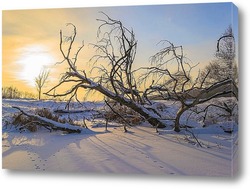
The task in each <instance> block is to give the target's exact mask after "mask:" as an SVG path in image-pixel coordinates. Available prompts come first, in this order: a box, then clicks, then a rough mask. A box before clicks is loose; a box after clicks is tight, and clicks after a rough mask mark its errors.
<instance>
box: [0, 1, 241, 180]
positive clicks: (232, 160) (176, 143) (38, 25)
mask: <svg viewBox="0 0 250 189" xmlns="http://www.w3.org/2000/svg"><path fill="white" fill-rule="evenodd" d="M2 13H3V22H2V27H3V33H2V38H3V51H2V56H3V59H2V168H3V169H11V170H18V171H34V172H37V171H44V172H49V171H50V172H51V171H53V172H82V173H101V174H149V175H166V176H167V175H168V176H169V175H195V176H223V177H224V176H234V175H235V173H236V172H237V169H238V161H237V160H238V127H239V124H238V85H239V79H238V10H237V7H236V6H235V5H234V4H232V3H204V4H178V5H175V4H172V5H171V4H169V5H145V6H117V7H83V8H65V9H35V10H4V11H3V12H2Z"/></svg>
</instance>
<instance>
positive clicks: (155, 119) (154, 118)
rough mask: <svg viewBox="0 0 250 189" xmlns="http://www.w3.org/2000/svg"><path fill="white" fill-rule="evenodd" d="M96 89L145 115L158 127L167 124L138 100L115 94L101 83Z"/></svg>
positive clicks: (163, 126)
mask: <svg viewBox="0 0 250 189" xmlns="http://www.w3.org/2000/svg"><path fill="white" fill-rule="evenodd" d="M95 90H97V91H99V92H100V93H102V94H104V95H105V96H107V97H109V98H111V99H112V100H115V101H116V102H119V103H121V104H122V105H124V106H127V107H129V108H131V109H132V110H134V111H135V112H137V113H139V114H140V115H141V116H142V117H144V118H145V119H146V120H147V121H148V122H149V123H150V124H151V125H152V126H154V127H156V128H165V127H166V125H165V123H164V122H162V120H161V117H159V116H158V115H156V114H155V113H153V112H151V111H149V110H148V109H146V108H145V107H143V106H142V105H140V104H137V103H136V102H134V101H132V100H128V99H126V98H123V97H121V96H118V95H115V94H114V93H112V92H111V91H108V90H107V89H105V88H103V87H102V86H101V85H98V86H95Z"/></svg>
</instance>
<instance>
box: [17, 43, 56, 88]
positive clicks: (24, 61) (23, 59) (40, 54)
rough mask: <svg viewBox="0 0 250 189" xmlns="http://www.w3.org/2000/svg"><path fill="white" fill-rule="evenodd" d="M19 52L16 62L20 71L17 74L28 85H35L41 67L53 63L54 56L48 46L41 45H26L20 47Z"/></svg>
mask: <svg viewBox="0 0 250 189" xmlns="http://www.w3.org/2000/svg"><path fill="white" fill-rule="evenodd" d="M20 52H21V54H20V58H19V59H18V60H17V63H18V64H19V65H20V66H21V72H20V73H18V76H19V78H20V79H22V80H24V81H26V83H27V84H28V85H30V86H35V78H36V77H37V76H38V75H39V74H40V72H41V71H42V70H43V69H48V68H49V67H50V66H51V65H53V64H54V63H55V58H54V57H53V55H52V54H51V53H50V51H49V50H48V48H47V47H45V46H42V45H31V46H26V47H24V48H22V49H20Z"/></svg>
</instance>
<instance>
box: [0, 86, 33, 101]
mask: <svg viewBox="0 0 250 189" xmlns="http://www.w3.org/2000/svg"><path fill="white" fill-rule="evenodd" d="M2 98H9V99H20V98H29V99H34V98H35V95H34V94H33V93H30V92H26V91H25V92H23V91H20V90H18V89H17V88H16V87H13V86H9V87H2Z"/></svg>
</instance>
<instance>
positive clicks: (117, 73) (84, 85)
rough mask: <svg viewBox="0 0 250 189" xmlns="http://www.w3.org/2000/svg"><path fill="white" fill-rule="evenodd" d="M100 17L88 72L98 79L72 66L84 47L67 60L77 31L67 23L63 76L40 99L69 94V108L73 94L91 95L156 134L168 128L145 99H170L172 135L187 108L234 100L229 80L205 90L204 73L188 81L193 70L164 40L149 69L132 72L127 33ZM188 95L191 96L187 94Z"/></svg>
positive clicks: (132, 48)
mask: <svg viewBox="0 0 250 189" xmlns="http://www.w3.org/2000/svg"><path fill="white" fill-rule="evenodd" d="M103 15H104V16H105V18H106V19H97V20H98V21H99V22H101V24H100V26H99V28H98V32H97V38H98V41H97V43H96V44H91V45H92V46H93V47H94V48H95V49H96V54H95V55H94V56H93V57H92V59H91V60H90V62H92V63H93V67H92V71H93V70H97V72H98V74H96V75H92V76H91V75H90V74H89V73H87V70H86V69H79V68H78V67H77V63H78V56H79V53H80V52H81V50H82V49H83V47H84V44H83V43H82V45H81V46H80V47H79V48H78V50H77V51H76V52H75V54H74V55H72V49H74V48H73V44H74V42H75V39H76V36H77V30H76V26H75V25H73V24H71V23H70V24H68V26H71V27H73V34H72V35H70V36H66V37H63V34H62V31H60V45H59V49H60V52H61V54H62V56H63V60H62V61H61V64H62V63H66V64H67V67H68V71H66V72H65V73H64V74H63V76H62V78H61V80H60V81H59V83H58V84H57V85H56V86H54V87H52V88H51V89H50V90H49V91H48V92H46V93H45V94H46V95H48V96H52V97H62V96H68V95H69V101H68V104H69V103H70V101H71V100H72V99H73V98H75V99H76V100H77V101H79V100H78V96H77V94H78V91H79V89H86V90H89V91H97V92H99V93H101V94H103V95H104V96H105V97H106V98H108V99H112V100H113V101H115V102H117V103H119V104H120V105H121V106H126V107H128V108H131V109H132V110H133V111H135V112H137V113H138V114H140V115H141V116H142V117H143V118H144V119H145V121H148V122H149V123H150V124H151V125H152V126H153V127H154V128H156V129H157V128H164V127H166V126H167V123H169V122H168V121H169V120H167V118H166V112H164V111H162V110H160V109H158V108H157V106H156V105H155V102H154V101H152V100H150V98H149V97H150V95H152V94H157V95H160V96H162V97H163V99H165V100H168V99H174V100H176V101H178V102H180V103H181V107H180V109H179V111H178V112H177V114H176V117H175V118H174V130H175V131H177V132H179V131H180V118H181V116H182V115H183V113H184V112H185V111H187V110H189V109H190V108H192V107H194V106H196V105H198V104H201V103H204V102H207V101H209V100H211V99H213V98H216V97H219V96H223V95H227V94H233V95H235V96H236V97H237V96H238V89H237V86H236V85H234V83H233V81H232V79H231V78H228V79H225V80H223V81H219V82H216V83H213V84H211V85H210V86H205V85H204V83H205V81H206V79H207V77H208V74H209V72H208V73H206V75H205V77H204V78H203V79H202V80H201V82H199V81H200V75H198V76H197V78H196V79H195V80H193V79H192V78H191V75H192V71H193V69H194V68H195V67H196V65H192V63H191V61H190V60H189V59H188V58H186V57H185V56H184V54H183V47H182V46H175V45H174V44H173V43H171V42H169V41H163V43H165V44H168V46H167V47H165V48H163V49H161V50H160V51H159V52H158V53H156V54H155V55H154V56H152V57H151V60H152V66H151V67H145V68H139V69H138V70H133V67H132V66H133V64H134V60H135V56H136V50H137V40H136V39H135V34H134V32H133V30H129V29H128V28H126V27H125V26H124V25H123V24H122V22H121V21H119V20H115V19H112V18H110V17H109V16H108V15H106V14H105V13H103ZM137 71H143V74H142V76H141V78H140V79H138V77H135V73H137ZM140 80H142V81H144V87H138V86H139V84H140V82H138V81H140ZM68 83H71V84H72V87H71V88H70V89H68V90H66V91H63V92H60V93H58V91H61V90H58V89H59V88H60V87H61V88H63V85H64V84H68ZM141 83H142V82H141ZM228 86H231V87H228ZM194 91H197V93H195V94H192V93H193V92H194ZM117 115H119V113H117ZM125 130H126V129H125Z"/></svg>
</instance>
